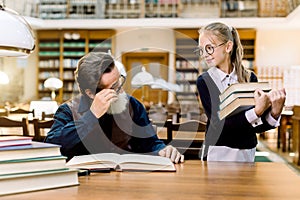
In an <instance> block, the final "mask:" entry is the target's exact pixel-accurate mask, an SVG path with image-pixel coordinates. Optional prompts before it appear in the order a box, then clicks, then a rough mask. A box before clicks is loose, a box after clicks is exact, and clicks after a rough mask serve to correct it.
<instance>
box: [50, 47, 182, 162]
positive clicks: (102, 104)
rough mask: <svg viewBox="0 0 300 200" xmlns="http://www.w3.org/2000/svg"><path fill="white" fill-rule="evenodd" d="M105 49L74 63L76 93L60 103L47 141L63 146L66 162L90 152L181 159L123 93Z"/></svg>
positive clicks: (121, 78)
mask: <svg viewBox="0 0 300 200" xmlns="http://www.w3.org/2000/svg"><path fill="white" fill-rule="evenodd" d="M115 62H116V61H114V59H113V58H112V56H111V55H110V54H108V53H103V52H90V53H88V54H87V55H85V56H84V57H82V58H81V59H80V60H79V61H78V64H77V69H76V71H75V79H76V82H77V84H78V86H79V90H80V94H79V95H78V96H76V97H74V98H73V99H70V100H69V101H67V102H65V103H63V104H61V105H60V106H59V108H58V110H57V111H56V113H55V115H54V124H53V126H52V127H51V130H50V131H49V132H48V134H47V137H46V139H45V142H47V143H54V144H59V145H61V153H62V155H64V156H67V158H68V160H69V159H71V158H72V157H73V156H77V155H86V154H94V153H108V152H110V153H111V152H114V153H120V154H124V153H145V154H152V155H159V156H164V157H168V158H170V159H171V160H172V161H173V162H175V163H179V162H183V161H184V156H183V155H181V154H180V153H179V152H178V150H177V149H176V148H174V147H173V146H171V145H167V146H166V145H165V144H164V143H163V142H162V141H161V140H159V139H158V137H157V135H156V132H155V131H154V129H153V126H152V125H151V123H150V120H149V118H148V115H147V112H146V110H145V108H144V106H143V105H142V104H141V103H140V102H139V101H138V100H137V99H135V98H134V97H132V96H130V95H129V94H126V93H125V92H124V90H123V89H122V86H123V84H124V82H125V80H126V77H125V76H123V75H121V74H120V72H119V70H118V68H117V67H116V66H115V65H116V63H115Z"/></svg>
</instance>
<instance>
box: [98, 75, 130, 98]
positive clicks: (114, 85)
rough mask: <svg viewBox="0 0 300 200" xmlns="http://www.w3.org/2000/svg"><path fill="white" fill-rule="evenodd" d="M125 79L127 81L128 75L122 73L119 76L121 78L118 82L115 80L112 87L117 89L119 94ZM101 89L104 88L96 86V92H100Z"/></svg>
mask: <svg viewBox="0 0 300 200" xmlns="http://www.w3.org/2000/svg"><path fill="white" fill-rule="evenodd" d="M125 81H126V77H125V76H123V75H121V76H120V78H119V80H118V81H117V82H115V83H114V84H113V86H112V87H111V88H110V89H112V90H115V91H116V93H117V94H119V92H120V90H121V89H122V87H123V85H124V83H125ZM101 90H103V88H99V87H97V88H96V93H98V92H100V91H101Z"/></svg>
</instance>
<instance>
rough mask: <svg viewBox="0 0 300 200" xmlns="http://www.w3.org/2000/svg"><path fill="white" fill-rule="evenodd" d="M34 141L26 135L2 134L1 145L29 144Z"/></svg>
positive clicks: (0, 137)
mask: <svg viewBox="0 0 300 200" xmlns="http://www.w3.org/2000/svg"><path fill="white" fill-rule="evenodd" d="M31 142H32V137H26V136H13V135H8V136H0V147H6V146H18V145H29V144H31Z"/></svg>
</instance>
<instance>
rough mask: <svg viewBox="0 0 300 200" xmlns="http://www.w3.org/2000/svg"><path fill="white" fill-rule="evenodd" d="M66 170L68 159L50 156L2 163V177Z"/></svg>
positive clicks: (0, 162) (0, 169)
mask: <svg viewBox="0 0 300 200" xmlns="http://www.w3.org/2000/svg"><path fill="white" fill-rule="evenodd" d="M64 168H66V157H64V156H49V157H38V158H27V159H13V160H5V161H0V175H4V174H14V173H24V172H33V171H45V170H57V169H64Z"/></svg>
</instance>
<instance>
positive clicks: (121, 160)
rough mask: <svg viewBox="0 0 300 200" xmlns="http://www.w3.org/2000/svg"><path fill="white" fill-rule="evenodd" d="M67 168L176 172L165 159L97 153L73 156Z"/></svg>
mask: <svg viewBox="0 0 300 200" xmlns="http://www.w3.org/2000/svg"><path fill="white" fill-rule="evenodd" d="M66 165H67V167H69V168H77V169H89V170H95V169H99V170H100V171H101V169H104V170H105V169H111V170H116V171H176V168H175V166H174V163H173V162H172V161H171V160H170V159H169V158H166V157H161V156H154V155H143V154H122V155H121V154H117V153H99V154H90V155H82V156H75V157H73V158H72V159H71V160H70V161H69V162H67V164H66Z"/></svg>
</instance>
